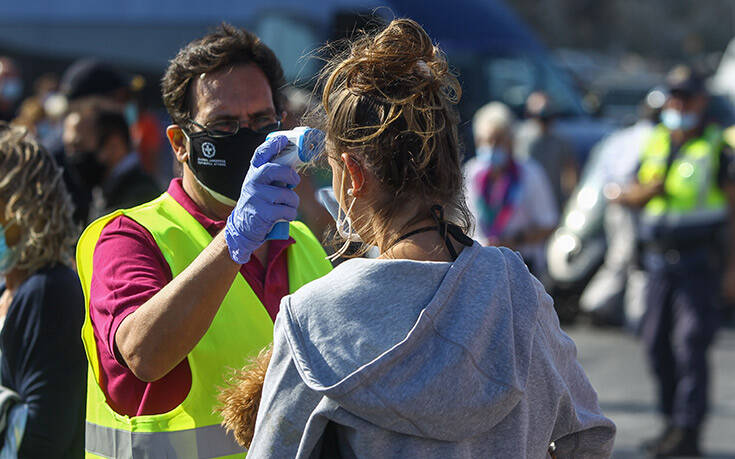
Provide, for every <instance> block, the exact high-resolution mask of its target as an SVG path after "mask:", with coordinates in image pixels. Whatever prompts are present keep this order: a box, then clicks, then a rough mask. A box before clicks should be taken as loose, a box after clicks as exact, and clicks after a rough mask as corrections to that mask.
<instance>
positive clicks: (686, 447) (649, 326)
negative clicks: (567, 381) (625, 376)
mask: <svg viewBox="0 0 735 459" xmlns="http://www.w3.org/2000/svg"><path fill="white" fill-rule="evenodd" d="M667 85H668V89H669V96H668V99H667V101H666V104H665V105H664V108H663V110H662V112H661V124H660V125H659V126H657V127H656V128H655V129H654V131H653V133H652V134H651V137H650V139H649V141H648V142H647V144H646V146H645V147H644V150H643V153H642V157H641V162H640V167H639V168H638V174H637V182H636V183H634V184H632V185H630V186H629V187H628V188H627V189H626V190H625V191H624V192H623V193H622V195H621V198H620V202H622V203H623V204H627V205H630V206H633V207H638V208H640V209H641V211H640V216H639V218H640V225H639V240H640V242H641V262H642V264H643V267H644V269H645V270H646V271H647V272H648V274H649V276H650V277H649V284H648V288H647V293H646V302H647V305H646V308H647V309H646V313H645V315H644V318H643V322H642V325H641V333H642V338H643V341H644V343H645V346H646V350H647V352H648V355H649V358H650V364H651V367H652V369H653V372H654V374H655V376H656V379H657V381H658V385H659V397H660V405H661V406H660V408H661V410H662V412H663V415H664V416H665V418H666V428H665V429H664V431H663V432H662V434H661V435H660V436H659V437H657V438H656V439H654V440H652V441H650V442H647V443H646V444H645V445H644V447H645V448H646V449H647V450H648V451H649V452H650V453H651V454H653V455H655V456H656V457H671V456H681V455H698V454H699V433H700V426H701V424H702V421H703V419H704V416H705V413H706V411H707V397H708V373H709V372H708V365H707V349H708V348H709V345H710V344H711V343H712V340H713V337H714V334H715V330H716V328H717V322H718V318H717V313H718V298H719V293H720V289H719V286H720V284H719V281H720V279H722V276H721V274H722V267H723V263H725V265H726V266H727V269H726V270H725V285H726V286H727V287H726V288H725V294H726V295H727V296H732V288H729V286H731V284H732V282H730V281H729V280H728V279H732V278H734V275H733V273H734V272H735V271H733V266H735V265H733V262H734V261H735V256H733V255H731V254H727V255H726V256H725V257H723V256H722V253H721V252H722V251H721V248H722V246H723V245H722V238H723V236H725V235H727V238H728V239H729V240H735V239H734V238H733V237H732V224H731V223H732V219H731V218H730V217H731V215H732V210H733V208H735V206H734V204H733V203H735V180H734V174H733V173H732V169H733V168H732V167H731V163H732V159H731V151H730V150H729V149H728V148H726V147H725V146H724V144H723V139H722V130H721V129H720V127H719V126H717V125H716V124H710V123H708V121H707V120H706V119H705V110H706V108H707V104H708V95H707V93H706V91H705V89H704V84H703V80H702V78H701V77H700V76H699V75H697V74H696V73H695V72H693V71H692V69H690V68H688V67H685V66H679V67H676V68H674V69H673V70H672V71H671V72H670V73H669V75H668V77H667ZM728 223H730V225H728ZM728 226H729V229H728Z"/></svg>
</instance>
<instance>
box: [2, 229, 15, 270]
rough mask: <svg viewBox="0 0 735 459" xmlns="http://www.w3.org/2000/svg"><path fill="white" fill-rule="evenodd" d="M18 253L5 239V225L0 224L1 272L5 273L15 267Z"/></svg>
mask: <svg viewBox="0 0 735 459" xmlns="http://www.w3.org/2000/svg"><path fill="white" fill-rule="evenodd" d="M16 254H17V252H16V251H15V249H14V248H13V247H8V244H7V241H6V240H5V227H4V226H3V225H0V274H5V273H7V272H8V271H10V270H11V269H12V268H13V266H14V265H15V261H16Z"/></svg>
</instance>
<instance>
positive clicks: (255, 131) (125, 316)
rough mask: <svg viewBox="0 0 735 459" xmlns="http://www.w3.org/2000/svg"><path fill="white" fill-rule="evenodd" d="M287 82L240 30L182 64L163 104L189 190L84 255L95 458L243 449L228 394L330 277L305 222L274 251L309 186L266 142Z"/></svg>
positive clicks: (171, 74) (92, 230) (81, 249)
mask: <svg viewBox="0 0 735 459" xmlns="http://www.w3.org/2000/svg"><path fill="white" fill-rule="evenodd" d="M283 85H284V81H283V69H282V68H281V64H280V63H279V62H278V59H277V58H276V55H275V54H274V53H273V51H272V50H271V49H270V48H268V47H267V46H266V45H265V44H263V42H262V41H261V40H260V39H259V38H258V37H256V36H255V35H253V34H252V33H250V32H248V31H246V30H244V29H239V28H236V27H233V26H230V25H227V24H223V25H222V26H220V27H218V28H217V29H216V30H214V31H213V32H211V33H209V34H207V35H206V36H204V37H202V38H199V39H197V40H194V41H192V42H191V43H189V44H187V45H186V46H185V47H184V48H182V49H181V50H179V52H178V54H177V55H176V57H174V58H173V59H172V60H171V63H170V65H169V67H168V68H167V70H166V72H165V74H164V77H163V80H162V95H163V101H164V104H165V106H166V109H167V110H168V113H169V115H170V116H171V119H172V121H173V124H172V125H170V126H169V127H168V128H167V130H166V134H167V136H168V140H169V143H170V145H171V148H172V150H173V154H174V156H175V159H176V163H177V164H178V165H179V167H180V169H181V174H182V177H180V178H175V179H173V180H172V181H171V183H170V184H169V187H168V190H167V191H166V192H165V193H163V194H162V195H161V196H159V197H158V198H156V199H154V200H153V201H150V202H148V203H145V204H143V205H140V206H138V207H134V208H132V209H123V210H120V211H117V212H113V213H111V214H108V215H106V216H105V217H103V218H100V219H98V220H96V221H95V222H94V223H93V224H92V225H90V226H89V227H88V228H87V229H86V230H85V231H84V233H83V234H82V237H81V238H80V242H79V245H78V248H77V265H78V269H79V273H80V278H81V280H82V285H83V288H84V291H85V296H86V301H87V308H88V309H87V320H86V322H85V325H84V330H83V339H84V344H85V347H86V349H87V352H88V357H89V371H90V379H89V384H88V391H87V394H88V395H87V397H88V398H87V407H88V409H87V431H86V432H87V434H86V448H87V451H88V452H89V453H90V454H96V455H99V456H104V457H131V456H133V455H134V451H139V450H143V451H145V452H146V454H147V455H148V456H150V457H219V456H228V455H233V454H242V453H243V452H244V450H243V449H242V448H241V447H239V446H238V445H237V444H236V443H235V441H234V439H233V438H232V437H231V436H228V435H227V433H226V432H225V430H224V429H223V428H222V427H221V426H220V422H221V418H220V417H219V416H218V415H217V414H216V413H215V412H214V408H215V405H217V403H218V402H217V399H216V397H217V388H218V386H221V385H223V384H224V379H225V373H227V372H229V371H230V369H231V368H239V367H241V366H242V364H243V363H244V362H245V361H246V359H247V358H249V357H252V356H253V355H255V354H256V353H257V352H258V351H259V350H260V349H261V348H262V347H263V346H265V345H266V344H268V343H269V342H270V341H271V340H272V337H273V320H274V319H275V317H276V315H277V314H278V311H279V305H280V302H281V298H282V297H283V296H285V295H287V294H288V293H289V292H293V291H295V290H296V289H298V288H299V287H300V286H301V285H303V284H305V283H306V282H309V281H311V280H313V279H315V278H317V277H320V276H322V275H324V274H326V273H327V272H329V271H330V270H331V265H330V264H329V262H328V261H327V260H326V254H325V252H324V250H323V249H322V247H321V245H320V244H319V242H318V241H317V239H316V238H315V237H314V236H313V235H312V234H311V232H310V231H309V229H308V228H307V227H306V226H305V225H304V224H302V223H300V222H292V223H291V224H290V235H289V236H290V237H289V238H288V239H286V240H266V237H267V235H268V233H269V232H270V231H271V228H272V227H273V225H274V224H275V222H277V221H281V220H287V221H292V220H293V219H294V218H295V217H296V212H297V210H296V208H297V206H298V196H297V195H296V193H295V192H294V191H293V190H292V189H289V188H287V187H277V186H273V185H272V183H273V182H282V183H285V184H288V185H297V184H298V182H299V177H298V174H297V173H296V172H295V171H294V170H293V169H291V168H290V167H287V166H282V165H278V164H272V163H268V160H269V159H270V158H271V156H272V154H273V153H275V152H276V151H277V150H278V149H279V148H282V147H283V146H285V143H284V140H286V139H285V137H276V138H275V139H274V140H272V141H269V142H267V143H265V144H264V143H263V142H264V141H265V138H266V135H267V134H268V133H271V132H273V131H277V130H279V128H280V121H281V119H282V118H283V115H284V101H283V97H282V94H281V92H280V91H281V88H282V87H283ZM80 121H81V120H80ZM261 144H263V145H262V147H261ZM256 149H257V150H256ZM251 162H252V166H251ZM192 445H196V447H195V448H193V449H191V447H192Z"/></svg>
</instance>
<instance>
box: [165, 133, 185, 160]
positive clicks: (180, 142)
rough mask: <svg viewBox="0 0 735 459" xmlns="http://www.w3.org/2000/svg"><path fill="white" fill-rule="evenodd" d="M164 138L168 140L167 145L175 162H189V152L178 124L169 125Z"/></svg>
mask: <svg viewBox="0 0 735 459" xmlns="http://www.w3.org/2000/svg"><path fill="white" fill-rule="evenodd" d="M166 137H167V138H168V143H169V144H171V149H172V150H173V152H174V156H175V157H176V161H178V162H180V163H182V164H183V163H186V162H187V161H188V160H189V151H188V149H187V148H186V144H187V143H188V142H187V140H186V136H185V135H184V131H182V130H181V127H179V125H178V124H172V125H170V126H169V127H167V128H166Z"/></svg>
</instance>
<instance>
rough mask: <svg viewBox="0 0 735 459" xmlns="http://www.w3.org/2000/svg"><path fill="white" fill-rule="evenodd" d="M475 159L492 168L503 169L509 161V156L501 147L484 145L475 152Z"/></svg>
mask: <svg viewBox="0 0 735 459" xmlns="http://www.w3.org/2000/svg"><path fill="white" fill-rule="evenodd" d="M475 152H476V154H477V159H479V160H480V161H483V162H485V163H486V164H489V165H490V166H492V167H494V168H499V167H504V166H505V165H506V164H508V161H510V154H509V153H508V151H507V150H506V149H505V148H503V147H501V146H497V145H495V146H488V145H484V146H482V147H478V148H477V150H476V151H475Z"/></svg>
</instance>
